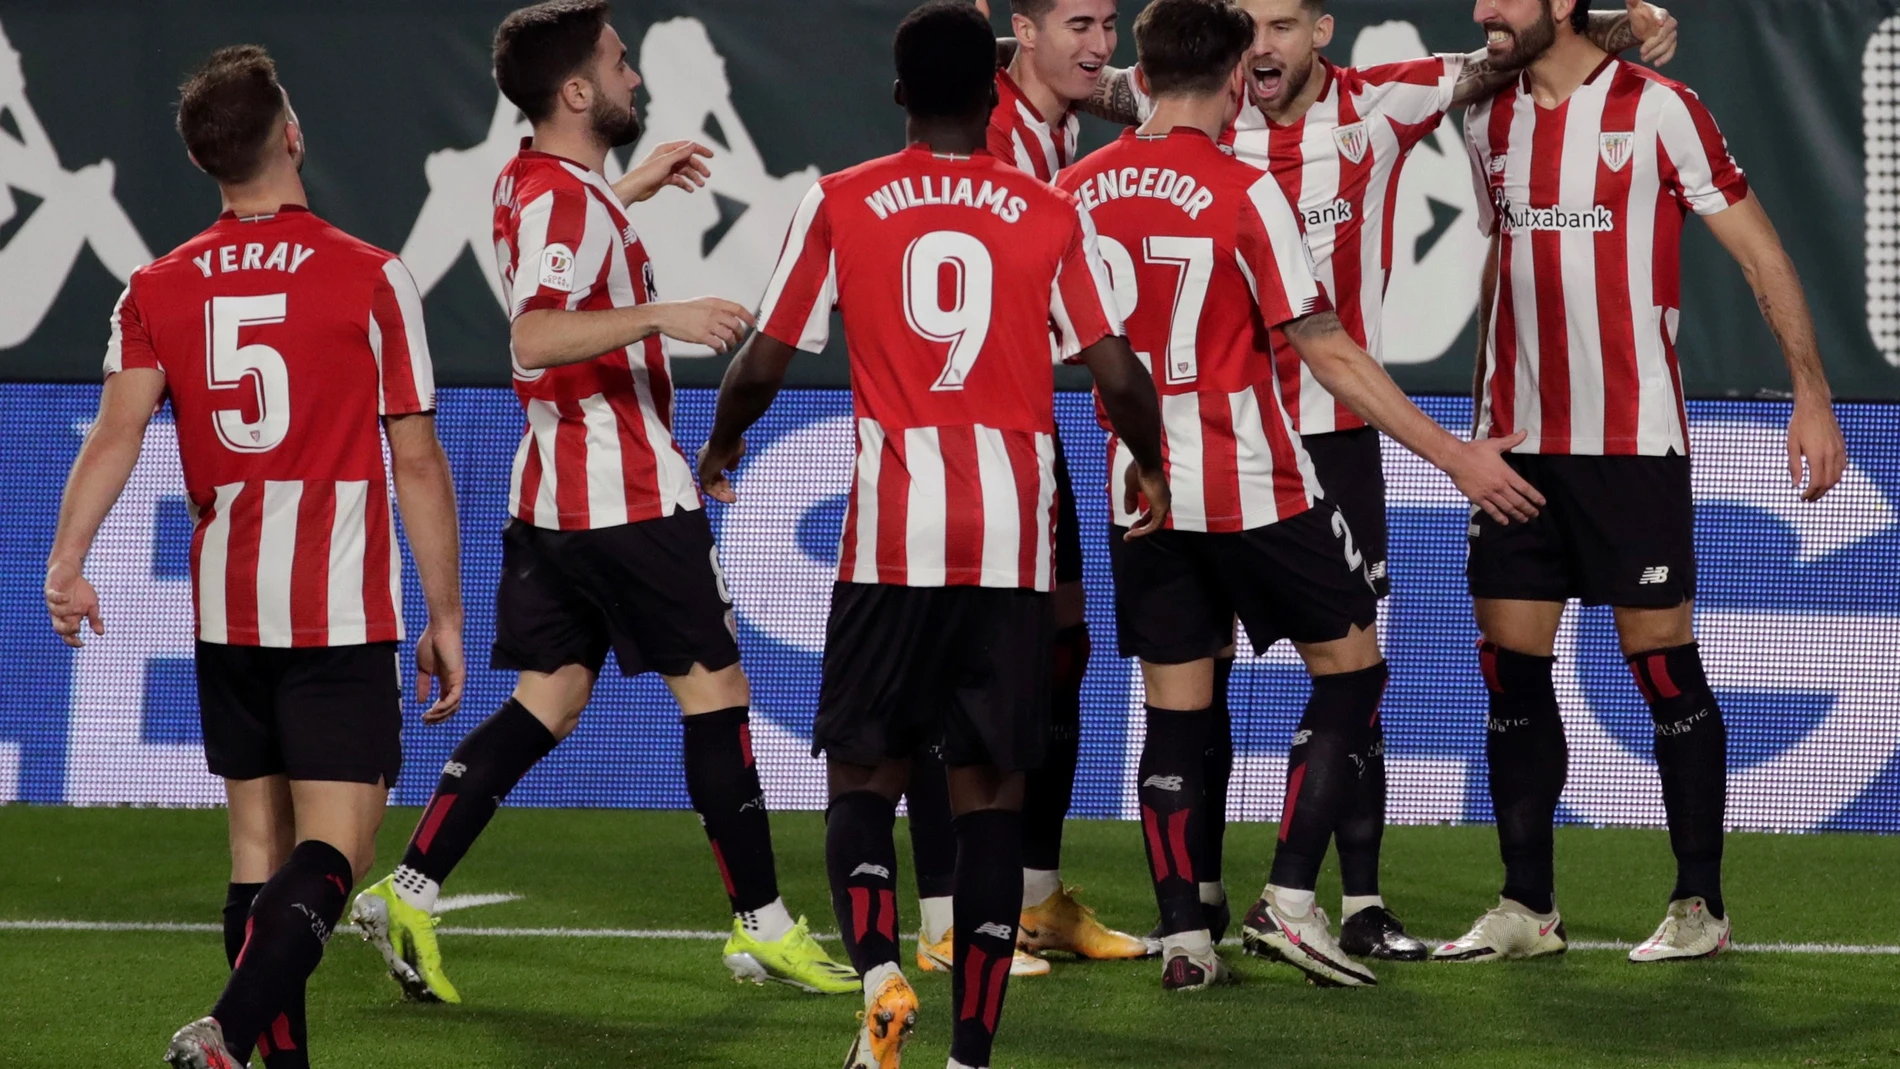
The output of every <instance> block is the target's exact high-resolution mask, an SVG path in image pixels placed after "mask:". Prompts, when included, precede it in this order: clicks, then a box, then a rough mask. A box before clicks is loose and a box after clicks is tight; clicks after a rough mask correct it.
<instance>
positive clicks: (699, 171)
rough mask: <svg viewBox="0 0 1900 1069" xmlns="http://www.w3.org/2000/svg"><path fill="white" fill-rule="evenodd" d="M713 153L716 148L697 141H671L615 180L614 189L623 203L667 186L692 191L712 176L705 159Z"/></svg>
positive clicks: (633, 201) (628, 203)
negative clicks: (618, 179)
mask: <svg viewBox="0 0 1900 1069" xmlns="http://www.w3.org/2000/svg"><path fill="white" fill-rule="evenodd" d="M711 156H712V149H709V148H707V147H706V146H704V145H702V144H700V143H699V142H697V141H668V142H666V143H664V144H662V145H660V146H659V147H658V148H655V149H654V150H653V151H652V152H649V153H647V158H646V159H644V160H642V161H640V163H639V165H638V166H636V167H634V168H632V169H630V170H629V171H628V172H627V173H626V174H624V175H622V176H621V177H620V181H618V182H615V183H614V192H615V193H617V194H619V195H620V203H621V204H623V205H630V204H638V203H640V202H641V201H643V200H646V199H648V198H649V197H651V196H653V194H655V193H658V192H659V191H660V190H662V189H665V188H666V187H667V186H675V187H677V188H679V189H683V190H685V191H686V192H688V193H691V192H692V191H694V190H696V189H698V188H700V187H701V186H703V185H705V184H706V179H708V178H711V177H712V169H711V168H709V167H707V166H706V164H705V162H704V158H710V157H711Z"/></svg>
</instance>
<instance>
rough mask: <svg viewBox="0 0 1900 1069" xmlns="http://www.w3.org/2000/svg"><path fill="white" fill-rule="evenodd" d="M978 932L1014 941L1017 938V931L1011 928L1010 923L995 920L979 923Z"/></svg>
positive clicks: (992, 937)
mask: <svg viewBox="0 0 1900 1069" xmlns="http://www.w3.org/2000/svg"><path fill="white" fill-rule="evenodd" d="M976 934H978V935H987V936H989V937H990V938H991V939H1004V940H1012V941H1013V940H1014V939H1015V938H1016V933H1015V932H1012V931H1010V930H1009V925H1007V924H998V923H996V922H995V921H984V922H983V923H982V924H979V925H977V926H976Z"/></svg>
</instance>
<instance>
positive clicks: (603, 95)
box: [587, 84, 643, 148]
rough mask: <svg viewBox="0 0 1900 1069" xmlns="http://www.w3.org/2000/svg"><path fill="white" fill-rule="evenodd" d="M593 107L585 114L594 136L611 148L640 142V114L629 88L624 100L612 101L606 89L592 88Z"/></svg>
mask: <svg viewBox="0 0 1900 1069" xmlns="http://www.w3.org/2000/svg"><path fill="white" fill-rule="evenodd" d="M594 90H595V92H594V107H593V109H592V110H591V111H589V112H588V114H587V119H588V122H589V124H590V125H591V126H592V127H593V130H594V136H596V137H598V138H600V139H601V140H602V141H605V142H606V143H607V145H608V146H609V147H611V148H621V147H623V146H626V145H631V144H633V143H634V142H635V141H638V140H640V134H641V132H642V129H643V127H642V126H641V123H640V113H639V111H638V109H637V108H636V107H635V106H634V101H633V90H632V89H631V88H629V89H628V90H627V92H626V99H625V100H618V101H616V100H614V99H612V96H613V94H611V93H608V92H607V91H606V87H605V86H602V85H599V84H596V85H595V86H594Z"/></svg>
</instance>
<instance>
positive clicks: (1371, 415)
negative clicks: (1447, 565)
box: [1283, 312, 1544, 524]
mask: <svg viewBox="0 0 1900 1069" xmlns="http://www.w3.org/2000/svg"><path fill="white" fill-rule="evenodd" d="M1283 329H1284V330H1285V332H1286V337H1287V340H1288V341H1289V342H1291V343H1292V345H1293V348H1294V349H1295V350H1297V351H1298V352H1299V354H1300V358H1301V359H1302V360H1305V361H1306V364H1307V366H1308V367H1310V368H1312V369H1313V377H1314V378H1316V379H1318V380H1319V384H1320V385H1321V386H1324V387H1326V390H1327V392H1329V393H1331V394H1332V395H1333V396H1334V397H1337V398H1339V400H1340V401H1341V402H1343V403H1344V404H1345V406H1346V407H1347V408H1350V409H1352V410H1353V411H1354V412H1356V413H1358V415H1359V417H1360V418H1361V419H1364V420H1365V421H1366V422H1367V423H1370V424H1372V425H1373V426H1374V427H1377V428H1378V429H1379V430H1381V431H1383V432H1385V433H1386V434H1387V435H1390V436H1391V437H1392V439H1393V440H1394V441H1397V442H1398V443H1399V444H1400V445H1402V446H1404V447H1405V448H1407V449H1409V450H1411V451H1412V452H1414V453H1417V454H1418V455H1419V456H1420V457H1422V458H1424V459H1425V460H1426V462H1428V463H1430V464H1431V465H1432V466H1433V467H1435V468H1437V469H1438V470H1439V471H1442V472H1444V473H1445V474H1446V475H1448V476H1450V477H1451V481H1452V484H1453V485H1455V486H1457V487H1458V491H1459V492H1460V493H1462V494H1464V495H1465V496H1466V497H1468V498H1470V499H1471V503H1472V504H1474V505H1477V506H1478V507H1480V508H1482V509H1484V511H1485V512H1487V513H1489V514H1490V515H1491V518H1492V519H1494V520H1496V521H1498V522H1499V523H1504V524H1508V523H1510V522H1511V521H1513V520H1518V521H1524V520H1529V519H1531V518H1532V517H1534V516H1536V515H1537V510H1538V509H1539V508H1541V507H1542V506H1543V504H1544V498H1543V495H1541V494H1539V493H1538V492H1537V489H1536V488H1535V487H1533V486H1531V484H1529V483H1527V482H1525V481H1524V480H1523V478H1522V477H1520V476H1519V475H1518V474H1517V473H1516V472H1515V471H1512V470H1511V467H1510V465H1508V464H1506V463H1504V458H1503V456H1502V454H1503V453H1504V452H1505V451H1506V450H1508V449H1510V448H1512V447H1513V446H1516V445H1518V444H1519V443H1520V442H1522V441H1523V440H1524V432H1522V431H1519V432H1518V433H1517V434H1515V435H1513V436H1511V437H1509V438H1487V439H1482V440H1480V441H1475V442H1465V441H1460V440H1459V439H1458V438H1457V437H1456V436H1454V435H1453V434H1452V433H1451V432H1450V431H1447V430H1445V428H1443V427H1440V426H1439V425H1438V423H1437V422H1436V421H1435V420H1433V419H1432V418H1431V417H1430V416H1428V415H1426V414H1425V413H1424V412H1422V411H1420V410H1419V407H1418V406H1417V405H1415V404H1413V403H1412V399H1411V398H1409V397H1407V396H1405V392H1404V391H1403V390H1400V389H1399V386H1398V383H1395V382H1393V381H1392V376H1390V375H1388V374H1386V373H1385V369H1384V368H1382V367H1380V366H1379V364H1378V362H1377V361H1375V360H1373V359H1372V357H1371V356H1369V355H1367V354H1366V351H1365V350H1364V349H1361V348H1360V347H1359V343H1357V342H1355V341H1353V340H1352V336H1351V335H1349V334H1347V333H1346V331H1345V329H1344V328H1342V327H1341V326H1340V325H1339V316H1337V315H1336V314H1334V313H1332V312H1320V313H1317V314H1315V315H1310V316H1306V317H1305V318H1303V319H1296V320H1294V321H1293V322H1291V323H1288V324H1286V326H1285V327H1284V328H1283Z"/></svg>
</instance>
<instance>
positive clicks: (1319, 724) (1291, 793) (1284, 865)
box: [1267, 663, 1386, 891]
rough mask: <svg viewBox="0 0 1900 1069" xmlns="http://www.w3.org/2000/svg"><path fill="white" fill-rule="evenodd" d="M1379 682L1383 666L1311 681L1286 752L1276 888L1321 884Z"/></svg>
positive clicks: (1349, 800) (1349, 799) (1354, 788)
mask: <svg viewBox="0 0 1900 1069" xmlns="http://www.w3.org/2000/svg"><path fill="white" fill-rule="evenodd" d="M1385 678H1386V669H1385V665H1384V663H1380V664H1376V665H1373V666H1372V667H1371V668H1365V669H1361V670H1359V671H1357V672H1341V673H1337V674H1334V675H1325V676H1315V677H1313V696H1312V697H1311V698H1309V699H1307V702H1306V712H1305V714H1304V715H1302V716H1301V717H1300V726H1299V728H1298V730H1296V731H1295V732H1294V733H1293V747H1292V749H1291V750H1289V751H1288V753H1287V759H1286V806H1285V808H1284V809H1283V810H1282V811H1281V814H1280V842H1279V845H1278V846H1277V847H1276V848H1275V849H1274V852H1273V868H1272V870H1271V872H1270V873H1269V875H1268V877H1267V882H1269V883H1271V884H1273V885H1274V886H1275V887H1285V888H1287V889H1289V890H1294V891H1311V890H1312V889H1313V887H1314V885H1315V884H1316V883H1318V882H1319V866H1320V862H1322V861H1324V860H1325V859H1326V844H1327V843H1329V842H1331V841H1332V838H1333V831H1334V829H1335V828H1336V827H1338V825H1339V822H1340V821H1341V820H1342V819H1343V818H1344V817H1345V815H1346V813H1347V811H1348V809H1349V807H1351V806H1352V805H1353V803H1354V802H1355V800H1356V795H1357V792H1358V789H1359V768H1358V766H1357V765H1355V764H1354V763H1353V755H1354V754H1355V753H1359V752H1361V751H1362V750H1363V749H1364V748H1365V745H1366V741H1365V740H1367V739H1368V738H1370V737H1371V733H1372V725H1373V723H1374V722H1375V721H1376V719H1377V717H1378V715H1379V699H1380V698H1381V697H1383V696H1384V694H1385Z"/></svg>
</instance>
